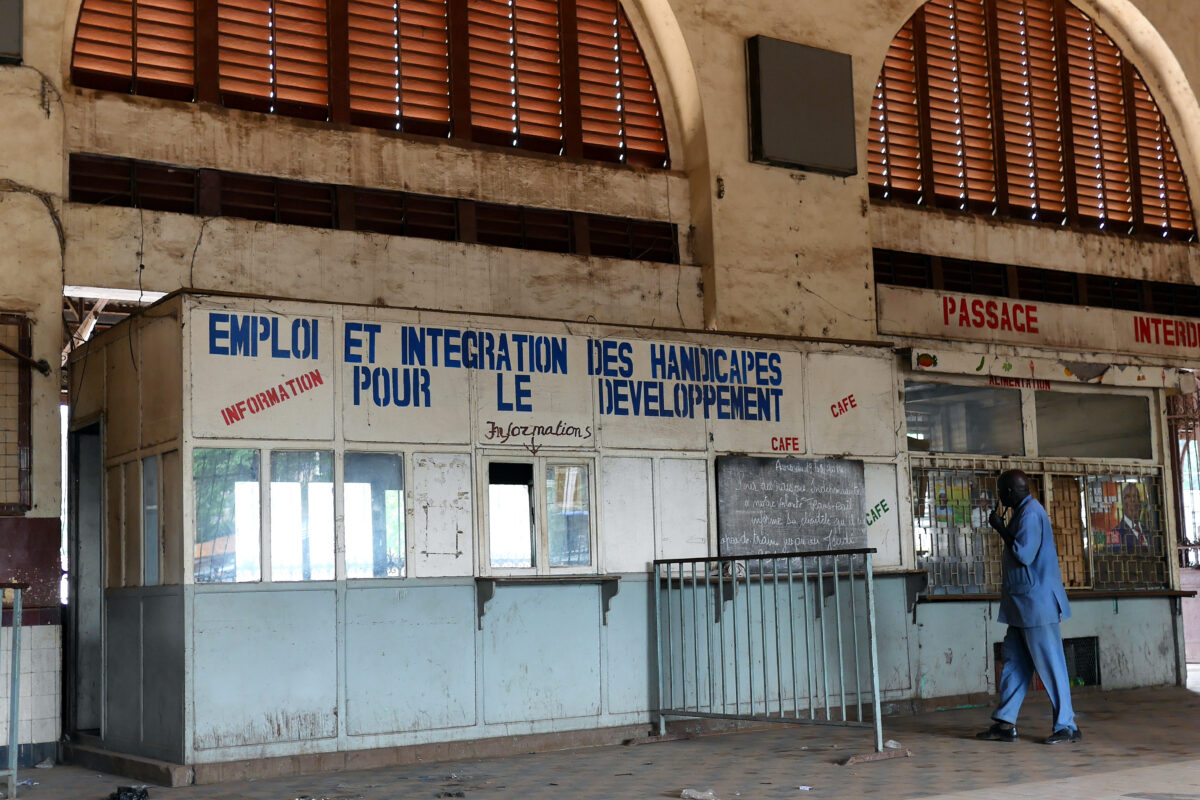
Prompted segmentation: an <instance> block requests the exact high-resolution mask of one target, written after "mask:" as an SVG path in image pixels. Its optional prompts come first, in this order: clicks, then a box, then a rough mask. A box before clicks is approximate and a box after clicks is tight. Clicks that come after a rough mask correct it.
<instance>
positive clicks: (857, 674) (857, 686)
mask: <svg viewBox="0 0 1200 800" xmlns="http://www.w3.org/2000/svg"><path fill="white" fill-rule="evenodd" d="M850 624H851V625H853V626H854V703H855V707H856V708H857V710H858V721H859V722H862V721H863V712H862V671H861V670H859V668H858V662H859V659H858V600H857V599H855V596H854V556H850Z"/></svg>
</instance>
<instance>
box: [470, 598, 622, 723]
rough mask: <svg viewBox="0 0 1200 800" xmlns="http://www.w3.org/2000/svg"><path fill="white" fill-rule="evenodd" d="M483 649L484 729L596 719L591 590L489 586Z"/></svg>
mask: <svg viewBox="0 0 1200 800" xmlns="http://www.w3.org/2000/svg"><path fill="white" fill-rule="evenodd" d="M566 643H569V644H570V646H565V645H566ZM483 648H484V649H483V687H484V688H483V692H484V696H483V697H484V699H483V713H484V721H485V722H487V723H503V722H525V721H534V720H560V719H567V718H571V717H584V716H594V715H597V714H599V713H600V589H599V587H598V586H596V585H595V584H582V585H567V586H514V585H501V586H497V587H496V594H495V596H494V597H493V598H492V600H491V601H490V602H489V603H488V606H487V613H486V615H485V616H484V618H483Z"/></svg>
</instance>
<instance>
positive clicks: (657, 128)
mask: <svg viewBox="0 0 1200 800" xmlns="http://www.w3.org/2000/svg"><path fill="white" fill-rule="evenodd" d="M617 30H618V32H619V34H618V37H619V39H620V42H621V46H620V50H621V97H620V102H621V110H622V112H623V113H624V115H625V162H626V163H627V164H633V165H634V166H641V167H665V166H667V135H666V131H665V130H664V129H663V118H662V109H661V108H660V107H659V104H658V92H657V90H655V88H654V79H653V77H652V76H651V75H650V67H649V66H648V65H647V64H646V58H645V56H643V55H642V48H641V46H640V45H639V44H638V42H637V37H636V36H634V33H633V27H632V26H630V24H629V20H628V19H627V18H626V16H625V11H624V9H622V8H621V6H620V5H618V6H617Z"/></svg>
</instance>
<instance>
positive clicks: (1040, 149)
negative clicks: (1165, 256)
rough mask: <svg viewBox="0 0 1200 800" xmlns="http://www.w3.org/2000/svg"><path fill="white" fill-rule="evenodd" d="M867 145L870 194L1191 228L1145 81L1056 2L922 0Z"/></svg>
mask: <svg viewBox="0 0 1200 800" xmlns="http://www.w3.org/2000/svg"><path fill="white" fill-rule="evenodd" d="M868 146H869V153H868V161H869V176H870V184H871V193H872V195H873V196H875V197H881V198H888V199H894V200H901V201H906V202H912V203H920V204H924V205H930V206H935V207H937V208H945V209H952V210H958V211H968V212H977V213H985V214H993V215H996V216H1000V217H1009V218H1019V219H1029V220H1037V221H1042V222H1049V223H1053V224H1058V225H1069V226H1073V227H1080V228H1093V229H1101V230H1105V231H1112V232H1117V233H1126V234H1135V235H1150V236H1155V237H1162V238H1175V239H1193V238H1195V225H1194V222H1193V219H1192V208H1191V202H1190V200H1189V198H1188V192H1187V186H1186V184H1185V182H1184V176H1183V171H1182V169H1180V166H1179V159H1178V158H1177V157H1176V154H1175V147H1174V145H1173V144H1172V142H1171V136H1170V134H1169V133H1168V131H1167V125H1166V122H1165V121H1164V120H1163V116H1162V114H1161V113H1160V112H1159V110H1158V106H1157V105H1156V104H1155V102H1154V99H1153V98H1152V97H1151V96H1150V92H1149V91H1148V90H1147V88H1146V84H1145V82H1144V81H1143V80H1142V77H1141V75H1139V74H1138V71H1137V69H1135V68H1134V67H1133V65H1132V64H1130V63H1129V61H1127V60H1126V59H1125V58H1124V57H1123V56H1122V55H1121V52H1120V50H1118V49H1117V46H1116V45H1115V44H1113V41H1112V40H1111V39H1109V38H1108V36H1106V35H1105V33H1104V31H1102V30H1101V29H1100V28H1099V26H1097V25H1096V24H1095V23H1094V22H1093V21H1092V20H1091V19H1089V18H1088V17H1087V16H1085V15H1084V14H1083V13H1082V12H1080V11H1079V10H1078V9H1076V8H1075V7H1074V6H1072V5H1070V4H1069V3H1067V2H1066V1H1065V0H929V2H927V3H926V4H925V5H924V6H922V7H921V8H920V9H919V10H918V11H917V12H916V13H915V14H914V15H913V16H912V18H911V19H909V21H908V22H907V23H906V24H905V25H904V27H903V28H902V29H901V30H900V32H899V33H898V34H897V35H896V38H895V39H894V40H893V42H892V45H891V48H890V49H889V50H888V54H887V58H886V60H885V61H884V65H883V71H882V72H881V73H880V76H879V83H878V85H877V88H876V93H875V101H874V103H873V105H872V114H871V129H870V135H869V145H868Z"/></svg>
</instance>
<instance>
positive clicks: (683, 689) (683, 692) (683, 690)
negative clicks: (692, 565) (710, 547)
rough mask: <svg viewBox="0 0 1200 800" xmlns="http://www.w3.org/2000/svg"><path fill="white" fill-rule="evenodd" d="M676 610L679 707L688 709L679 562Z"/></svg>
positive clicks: (680, 565)
mask: <svg viewBox="0 0 1200 800" xmlns="http://www.w3.org/2000/svg"><path fill="white" fill-rule="evenodd" d="M675 607H676V608H678V609H679V694H680V697H679V707H680V708H686V707H687V638H685V633H684V630H683V562H682V561H680V562H679V602H678V603H676V606H675ZM671 671H672V672H674V671H675V665H674V664H672V665H671Z"/></svg>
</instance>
